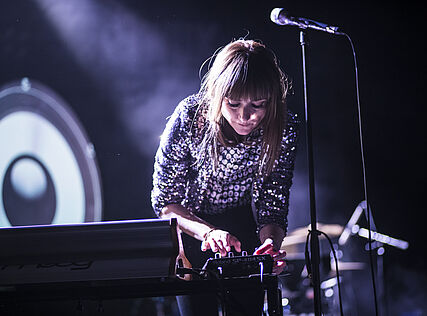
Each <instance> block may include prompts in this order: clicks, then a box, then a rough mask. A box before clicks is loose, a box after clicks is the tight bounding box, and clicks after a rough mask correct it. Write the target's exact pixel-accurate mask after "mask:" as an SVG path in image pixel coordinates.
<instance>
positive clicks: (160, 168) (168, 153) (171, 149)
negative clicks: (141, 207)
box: [151, 100, 190, 216]
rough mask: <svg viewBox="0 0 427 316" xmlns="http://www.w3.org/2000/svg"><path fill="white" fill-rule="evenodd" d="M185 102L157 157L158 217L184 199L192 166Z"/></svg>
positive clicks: (154, 193)
mask: <svg viewBox="0 0 427 316" xmlns="http://www.w3.org/2000/svg"><path fill="white" fill-rule="evenodd" d="M186 103H187V102H186V100H183V101H181V102H180V104H179V105H178V106H177V107H176V109H175V111H174V113H173V114H172V116H171V117H170V119H169V121H168V122H167V124H166V127H165V130H164V132H163V134H162V136H161V138H160V145H159V148H158V150H157V153H156V156H155V162H154V174H153V190H152V192H151V202H152V206H153V209H154V212H155V213H156V215H157V216H159V213H160V212H161V210H162V209H163V207H165V206H167V205H169V204H181V202H182V201H183V200H184V198H185V191H186V186H187V173H188V169H189V168H188V167H189V164H190V159H189V150H188V139H189V137H188V133H189V129H188V128H187V125H188V121H189V119H188V111H186Z"/></svg>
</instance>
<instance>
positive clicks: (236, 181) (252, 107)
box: [152, 40, 298, 315]
mask: <svg viewBox="0 0 427 316" xmlns="http://www.w3.org/2000/svg"><path fill="white" fill-rule="evenodd" d="M287 90H288V85H287V81H286V78H285V76H284V74H283V72H282V71H281V69H280V68H279V66H278V61H277V59H276V57H275V55H274V54H273V53H272V52H271V51H270V50H268V49H267V48H266V47H265V46H264V45H263V44H261V43H259V42H256V41H251V40H236V41H233V42H231V43H229V44H228V45H226V46H225V47H224V48H222V49H221V50H220V51H219V53H218V54H217V55H216V57H215V60H214V62H213V64H212V66H211V68H210V69H209V70H208V72H207V74H206V75H205V77H204V78H203V80H202V83H201V88H200V91H199V92H198V93H197V94H195V95H192V96H190V97H188V98H186V99H185V100H183V101H182V102H181V103H180V104H179V105H178V106H177V108H176V109H175V111H174V113H173V115H172V116H171V118H170V119H169V121H168V123H167V125H166V128H165V131H164V133H163V135H162V137H161V141H160V146H159V149H158V151H157V154H156V159H155V165H154V176H153V191H152V203H153V208H154V210H155V212H156V214H157V215H158V216H159V217H161V218H171V217H175V218H177V220H178V223H179V227H180V229H181V230H182V231H183V232H184V233H186V234H187V235H188V236H191V237H186V238H184V248H185V252H186V255H187V257H188V258H189V260H190V262H191V263H192V265H193V267H198V268H200V267H201V266H202V265H203V263H204V262H205V261H206V259H207V258H208V256H211V257H212V252H219V253H221V255H222V256H225V255H226V254H227V253H228V252H230V251H232V250H233V248H234V251H236V252H240V251H242V250H246V251H248V253H252V252H253V251H254V250H255V248H256V247H258V249H257V250H256V252H255V254H270V255H272V257H273V259H274V262H275V266H274V272H275V273H277V274H278V273H280V272H281V271H282V269H283V265H284V264H283V259H284V256H285V253H284V251H281V250H280V245H281V243H282V240H283V238H284V236H285V234H286V227H287V213H288V204H289V189H290V186H291V184H292V176H293V169H294V160H295V147H296V141H297V124H298V123H297V119H296V116H295V115H293V114H291V113H290V112H289V111H288V110H287V108H286V103H285V97H286V94H287ZM183 237H185V236H183ZM210 251H212V252H210ZM202 252H205V253H207V254H208V256H206V255H205V256H204V255H202ZM179 303H181V302H180V301H179ZM181 305H183V304H180V308H181ZM203 307H206V305H204V306H203ZM193 309H194V308H193ZM196 315H197V314H196ZM203 315H208V314H206V313H205V312H204V313H203ZM258 315H259V314H258Z"/></svg>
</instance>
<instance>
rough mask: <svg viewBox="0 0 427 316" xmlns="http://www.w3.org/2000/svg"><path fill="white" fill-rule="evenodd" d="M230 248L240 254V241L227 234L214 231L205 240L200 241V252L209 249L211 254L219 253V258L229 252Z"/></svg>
mask: <svg viewBox="0 0 427 316" xmlns="http://www.w3.org/2000/svg"><path fill="white" fill-rule="evenodd" d="M232 247H234V248H235V250H236V251H238V252H240V251H241V243H240V241H239V240H238V239H237V238H236V237H234V236H233V235H231V234H230V233H229V232H226V231H223V230H220V229H216V230H214V231H212V232H211V233H210V234H209V236H208V237H207V238H206V240H204V241H202V244H201V247H200V248H201V250H202V251H206V250H208V249H211V250H212V251H213V252H219V253H221V256H223V257H224V256H226V255H227V253H228V252H230V251H231V248H232Z"/></svg>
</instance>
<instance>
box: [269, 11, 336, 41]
mask: <svg viewBox="0 0 427 316" xmlns="http://www.w3.org/2000/svg"><path fill="white" fill-rule="evenodd" d="M270 19H271V21H272V22H273V23H276V24H278V25H290V26H297V27H299V28H300V29H313V30H317V31H323V32H328V33H332V34H338V35H344V33H341V32H338V27H337V26H332V25H327V24H325V23H321V22H317V21H313V20H310V19H306V18H295V17H292V16H290V15H289V14H288V13H287V12H286V11H285V9H283V8H274V9H273V10H272V11H271V14H270Z"/></svg>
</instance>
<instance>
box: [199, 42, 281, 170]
mask: <svg viewBox="0 0 427 316" xmlns="http://www.w3.org/2000/svg"><path fill="white" fill-rule="evenodd" d="M212 58H215V60H214V62H213V64H212V66H211V67H210V69H208V72H207V73H206V75H205V76H204V77H203V79H202V83H201V87H200V91H199V95H200V96H201V107H202V108H203V109H204V110H203V111H202V113H205V116H206V119H207V126H206V130H205V133H204V137H203V140H202V144H201V152H200V157H199V160H200V161H199V162H200V163H201V162H202V161H203V160H204V159H205V158H206V157H205V156H206V155H208V156H210V157H211V158H212V161H213V166H214V168H216V167H217V164H218V157H219V153H218V146H219V144H222V145H223V146H231V145H234V144H235V143H236V138H235V139H232V138H230V137H227V135H226V134H225V133H224V126H225V125H224V124H226V122H225V119H224V117H223V116H222V113H221V106H222V101H223V100H224V98H226V97H228V98H232V99H237V100H238V99H241V98H249V99H252V100H260V99H267V103H266V114H265V116H264V118H263V120H262V122H261V124H260V125H259V127H262V128H263V131H264V134H263V139H262V146H261V155H260V163H259V172H260V174H261V175H263V176H267V175H268V174H270V172H271V171H272V169H273V167H274V163H275V161H276V160H277V159H278V156H279V152H280V145H281V141H282V135H283V129H284V126H285V120H286V103H285V98H286V94H287V91H288V82H287V79H286V77H285V75H284V73H283V72H282V70H281V69H280V67H279V65H278V61H277V58H276V56H275V55H274V53H273V52H272V51H270V50H269V49H267V48H266V47H265V46H264V45H263V44H261V43H259V42H257V41H253V40H243V39H239V40H235V41H232V42H231V43H229V44H228V45H226V46H225V47H223V48H222V49H221V50H220V51H219V52H218V54H216V56H215V55H214V56H213V57H212Z"/></svg>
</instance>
